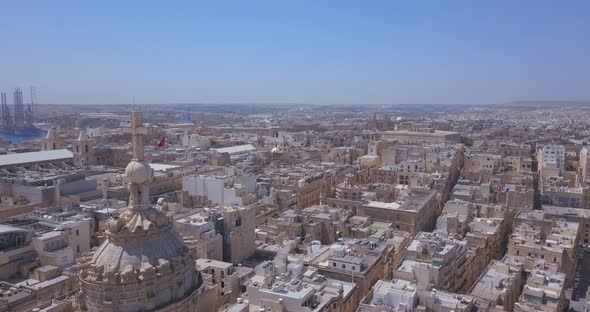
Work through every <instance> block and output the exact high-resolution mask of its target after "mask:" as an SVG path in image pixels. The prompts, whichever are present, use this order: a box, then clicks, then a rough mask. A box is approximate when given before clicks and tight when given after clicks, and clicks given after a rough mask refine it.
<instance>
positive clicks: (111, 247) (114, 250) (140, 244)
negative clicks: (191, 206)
mask: <svg viewBox="0 0 590 312" xmlns="http://www.w3.org/2000/svg"><path fill="white" fill-rule="evenodd" d="M186 253H187V247H186V245H185V243H184V240H183V239H182V237H181V236H180V235H179V234H178V233H177V232H176V231H175V230H174V229H172V227H168V228H166V229H163V230H161V231H153V233H149V234H148V235H145V236H143V235H142V237H141V239H133V238H131V239H126V240H107V241H105V242H104V243H103V244H102V245H100V247H99V248H98V250H96V252H95V253H94V257H93V259H92V261H91V262H92V264H93V265H95V266H98V267H100V266H104V272H105V273H106V272H110V273H122V272H124V271H125V270H128V269H129V268H132V269H134V270H139V269H141V268H143V267H145V265H147V264H149V265H150V266H155V267H157V266H158V265H159V264H160V261H161V260H172V259H177V258H181V259H182V258H184V257H185V256H186Z"/></svg>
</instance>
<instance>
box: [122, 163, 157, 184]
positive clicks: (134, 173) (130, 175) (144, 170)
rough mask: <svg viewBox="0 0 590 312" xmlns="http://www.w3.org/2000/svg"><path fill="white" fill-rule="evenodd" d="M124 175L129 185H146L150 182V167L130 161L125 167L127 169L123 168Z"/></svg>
mask: <svg viewBox="0 0 590 312" xmlns="http://www.w3.org/2000/svg"><path fill="white" fill-rule="evenodd" d="M125 175H126V176H127V181H129V183H136V184H142V183H146V182H148V181H149V180H150V175H151V174H150V166H149V165H147V164H145V163H142V162H138V161H135V160H132V161H131V162H129V164H128V165H127V168H125Z"/></svg>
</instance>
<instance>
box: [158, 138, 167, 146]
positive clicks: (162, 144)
mask: <svg viewBox="0 0 590 312" xmlns="http://www.w3.org/2000/svg"><path fill="white" fill-rule="evenodd" d="M164 146H166V137H162V139H160V143H158V148H162V147H164Z"/></svg>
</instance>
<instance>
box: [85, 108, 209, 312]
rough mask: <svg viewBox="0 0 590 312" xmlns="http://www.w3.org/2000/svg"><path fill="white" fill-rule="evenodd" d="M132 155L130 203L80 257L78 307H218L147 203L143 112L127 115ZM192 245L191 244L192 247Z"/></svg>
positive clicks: (192, 310) (104, 311)
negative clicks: (94, 245) (97, 243)
mask: <svg viewBox="0 0 590 312" xmlns="http://www.w3.org/2000/svg"><path fill="white" fill-rule="evenodd" d="M131 127H132V129H131V130H132V136H133V159H132V160H131V162H130V163H129V165H127V168H126V169H125V174H126V176H127V182H128V184H127V187H128V189H129V205H128V207H127V208H126V209H125V211H124V212H123V213H121V214H120V216H119V217H118V218H112V219H110V220H109V221H108V223H107V229H106V230H105V236H106V239H105V241H104V242H103V243H102V244H101V245H100V246H99V247H98V249H96V250H95V251H93V252H91V253H90V254H88V255H85V256H84V257H82V258H80V259H79V262H80V269H81V271H80V275H79V280H80V284H81V294H80V296H79V304H80V308H81V309H82V310H85V311H90V312H94V311H100V312H116V311H125V312H140V311H142V312H144V311H145V312H148V311H166V312H180V311H187V312H196V311H215V310H217V302H216V300H217V289H216V288H210V287H208V285H207V283H204V282H203V279H202V277H201V274H200V273H199V272H198V271H197V270H196V268H195V256H194V253H193V252H191V251H190V250H189V248H188V247H187V244H191V245H193V244H195V242H194V241H190V240H186V241H185V240H184V239H183V238H182V237H181V236H180V235H179V234H178V232H176V230H175V229H174V227H173V222H172V220H171V219H170V218H169V217H168V216H167V215H166V214H165V213H164V211H165V210H166V209H165V207H164V206H165V205H164V204H163V203H160V204H159V205H158V206H157V207H153V206H152V205H151V204H150V199H149V183H150V182H151V180H152V178H153V172H152V169H151V168H150V166H149V164H148V163H147V161H145V160H144V157H143V136H144V134H145V133H146V128H144V127H143V125H142V115H141V112H133V113H132V115H131ZM193 250H194V249H193Z"/></svg>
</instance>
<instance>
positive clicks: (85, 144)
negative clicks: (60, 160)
mask: <svg viewBox="0 0 590 312" xmlns="http://www.w3.org/2000/svg"><path fill="white" fill-rule="evenodd" d="M72 152H73V153H74V164H75V165H76V167H79V168H80V167H84V166H86V165H92V164H94V144H93V142H92V139H90V138H88V134H87V133H86V129H82V130H80V135H79V136H78V140H76V141H74V142H72Z"/></svg>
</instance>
